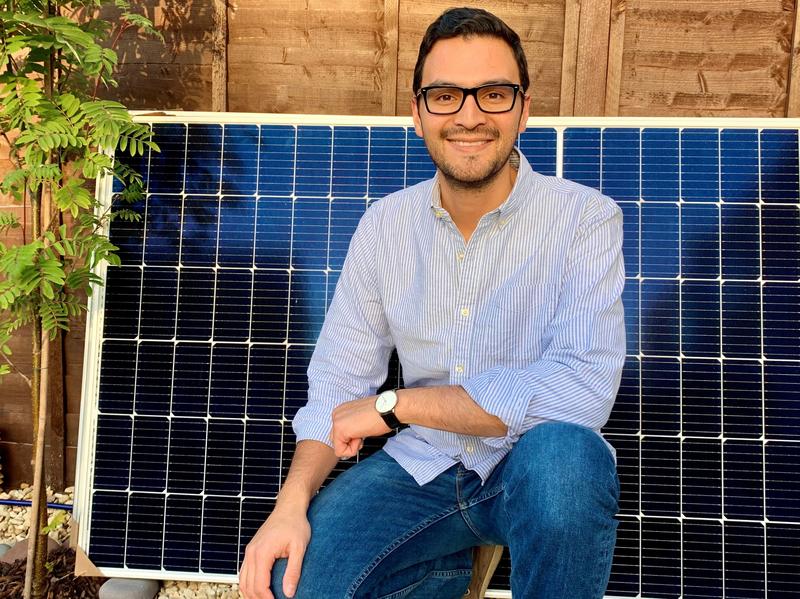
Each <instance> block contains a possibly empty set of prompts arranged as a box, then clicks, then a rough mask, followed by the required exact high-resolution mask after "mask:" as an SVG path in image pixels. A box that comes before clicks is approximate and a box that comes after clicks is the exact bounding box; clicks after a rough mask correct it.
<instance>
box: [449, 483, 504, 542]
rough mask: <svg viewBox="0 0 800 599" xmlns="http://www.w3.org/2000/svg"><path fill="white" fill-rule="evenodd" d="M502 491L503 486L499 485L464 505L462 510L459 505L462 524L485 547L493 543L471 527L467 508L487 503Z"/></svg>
mask: <svg viewBox="0 0 800 599" xmlns="http://www.w3.org/2000/svg"><path fill="white" fill-rule="evenodd" d="M503 490H504V486H503V485H500V486H499V487H495V488H494V489H492V490H491V491H489V492H488V493H484V494H482V495H481V496H480V497H476V498H474V499H471V500H470V501H468V502H467V503H466V504H465V506H464V508H463V509H461V504H459V511H460V512H461V517H462V518H464V522H466V524H467V526H468V527H469V529H470V530H471V531H472V532H473V533H474V534H475V536H476V537H478V539H480V540H481V541H482V542H483V544H485V545H494V544H495V543H494V542H493V541H490V540H489V539H486V538H485V537H484V536H483V535H482V534H481V533H480V532H478V530H477V529H476V528H475V526H474V525H473V523H472V520H471V519H470V517H469V513H468V512H467V510H468V509H469V508H471V507H474V506H476V505H478V504H479V503H483V502H484V501H488V500H489V499H494V498H495V497H497V496H498V495H499V494H500V493H502V492H503Z"/></svg>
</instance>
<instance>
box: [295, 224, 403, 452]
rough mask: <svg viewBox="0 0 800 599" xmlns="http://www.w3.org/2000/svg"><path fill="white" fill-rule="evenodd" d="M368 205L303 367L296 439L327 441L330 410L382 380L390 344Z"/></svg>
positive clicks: (368, 393) (361, 394) (375, 238)
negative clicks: (305, 384)
mask: <svg viewBox="0 0 800 599" xmlns="http://www.w3.org/2000/svg"><path fill="white" fill-rule="evenodd" d="M373 212H374V210H373V209H372V208H370V209H368V210H367V211H366V213H365V214H364V216H363V217H362V218H361V221H360V222H359V225H358V227H357V228H356V231H355V233H354V234H353V237H352V239H351V241H350V247H349V250H348V252H347V257H346V258H345V262H344V266H343V268H342V273H341V275H340V277H339V281H338V283H337V285H336V291H335V293H334V296H333V301H332V302H331V305H330V308H329V309H328V313H327V314H326V316H325V322H324V324H323V325H322V331H321V332H320V336H319V339H318V341H317V344H316V347H315V349H314V353H313V355H312V357H311V362H310V364H309V367H308V381H309V388H308V402H307V403H306V405H305V406H304V407H303V408H301V409H300V410H299V411H298V412H297V415H296V416H295V417H294V419H293V421H292V428H293V429H294V432H295V435H296V436H297V440H298V441H302V440H306V439H312V440H315V441H320V442H322V443H326V444H327V445H329V446H332V443H331V440H330V432H331V428H332V423H331V413H332V412H333V410H334V408H335V407H336V406H338V405H339V404H342V403H344V402H346V401H351V400H353V399H357V398H359V397H364V396H366V395H371V394H373V393H374V392H375V390H376V389H377V388H378V387H379V386H380V385H381V384H382V383H383V382H384V381H385V380H386V375H387V371H388V364H389V356H390V354H391V351H392V348H393V347H394V344H393V341H392V338H391V334H390V332H389V325H388V322H387V320H386V316H385V314H384V310H383V304H382V302H381V299H380V293H379V291H380V290H379V288H378V278H377V276H376V272H375V251H376V244H377V235H376V229H375V225H374V222H373V216H372V213H373Z"/></svg>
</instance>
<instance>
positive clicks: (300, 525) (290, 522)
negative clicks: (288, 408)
mask: <svg viewBox="0 0 800 599" xmlns="http://www.w3.org/2000/svg"><path fill="white" fill-rule="evenodd" d="M337 461H338V458H337V457H336V456H335V455H334V454H333V451H332V450H331V448H330V447H328V446H327V445H325V444H324V443H318V442H317V441H301V442H300V443H298V444H297V449H296V450H295V454H294V458H292V464H291V466H290V467H289V474H288V475H287V476H286V481H285V482H284V483H283V486H282V487H281V490H280V493H278V499H277V501H276V503H275V508H274V509H273V510H272V513H271V514H270V516H269V518H267V521H266V522H264V524H263V525H262V526H261V528H259V530H258V532H257V533H256V534H255V536H254V537H253V539H252V540H251V541H250V542H249V543H248V544H247V549H246V550H245V553H244V561H243V562H242V569H241V571H240V572H239V585H240V589H241V590H242V593H243V594H244V596H245V597H246V598H247V599H273V596H272V593H271V592H270V590H269V585H270V576H271V572H272V566H273V564H274V563H275V560H276V559H278V558H284V557H285V558H288V564H287V567H286V573H285V574H284V577H283V592H284V594H286V595H287V596H289V597H292V596H293V595H294V591H295V589H296V588H297V583H298V581H299V580H300V569H301V566H302V564H303V556H304V555H305V552H306V547H308V541H309V539H310V538H311V528H310V527H309V524H308V518H307V516H306V512H307V511H308V505H309V503H310V502H311V498H312V497H313V496H314V494H315V493H316V492H317V490H318V489H319V488H320V486H322V483H323V482H324V481H325V477H326V476H328V474H330V472H331V470H333V467H334V466H335V465H336V462H337Z"/></svg>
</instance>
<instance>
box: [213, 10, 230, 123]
mask: <svg viewBox="0 0 800 599" xmlns="http://www.w3.org/2000/svg"><path fill="white" fill-rule="evenodd" d="M213 7H214V26H213V29H212V33H211V57H212V58H211V110H213V111H214V112H224V111H225V110H227V109H228V7H227V5H226V1H225V0H213Z"/></svg>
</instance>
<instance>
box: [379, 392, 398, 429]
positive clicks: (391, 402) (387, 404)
mask: <svg viewBox="0 0 800 599" xmlns="http://www.w3.org/2000/svg"><path fill="white" fill-rule="evenodd" d="M395 407H397V389H393V390H391V391H384V392H383V393H381V394H380V395H378V397H377V399H376V400H375V409H376V410H378V414H380V415H381V418H383V421H384V422H385V423H386V426H388V427H389V428H391V429H395V428H399V427H400V426H401V423H400V421H399V420H398V419H397V416H396V415H395V413H394V409H395Z"/></svg>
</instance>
